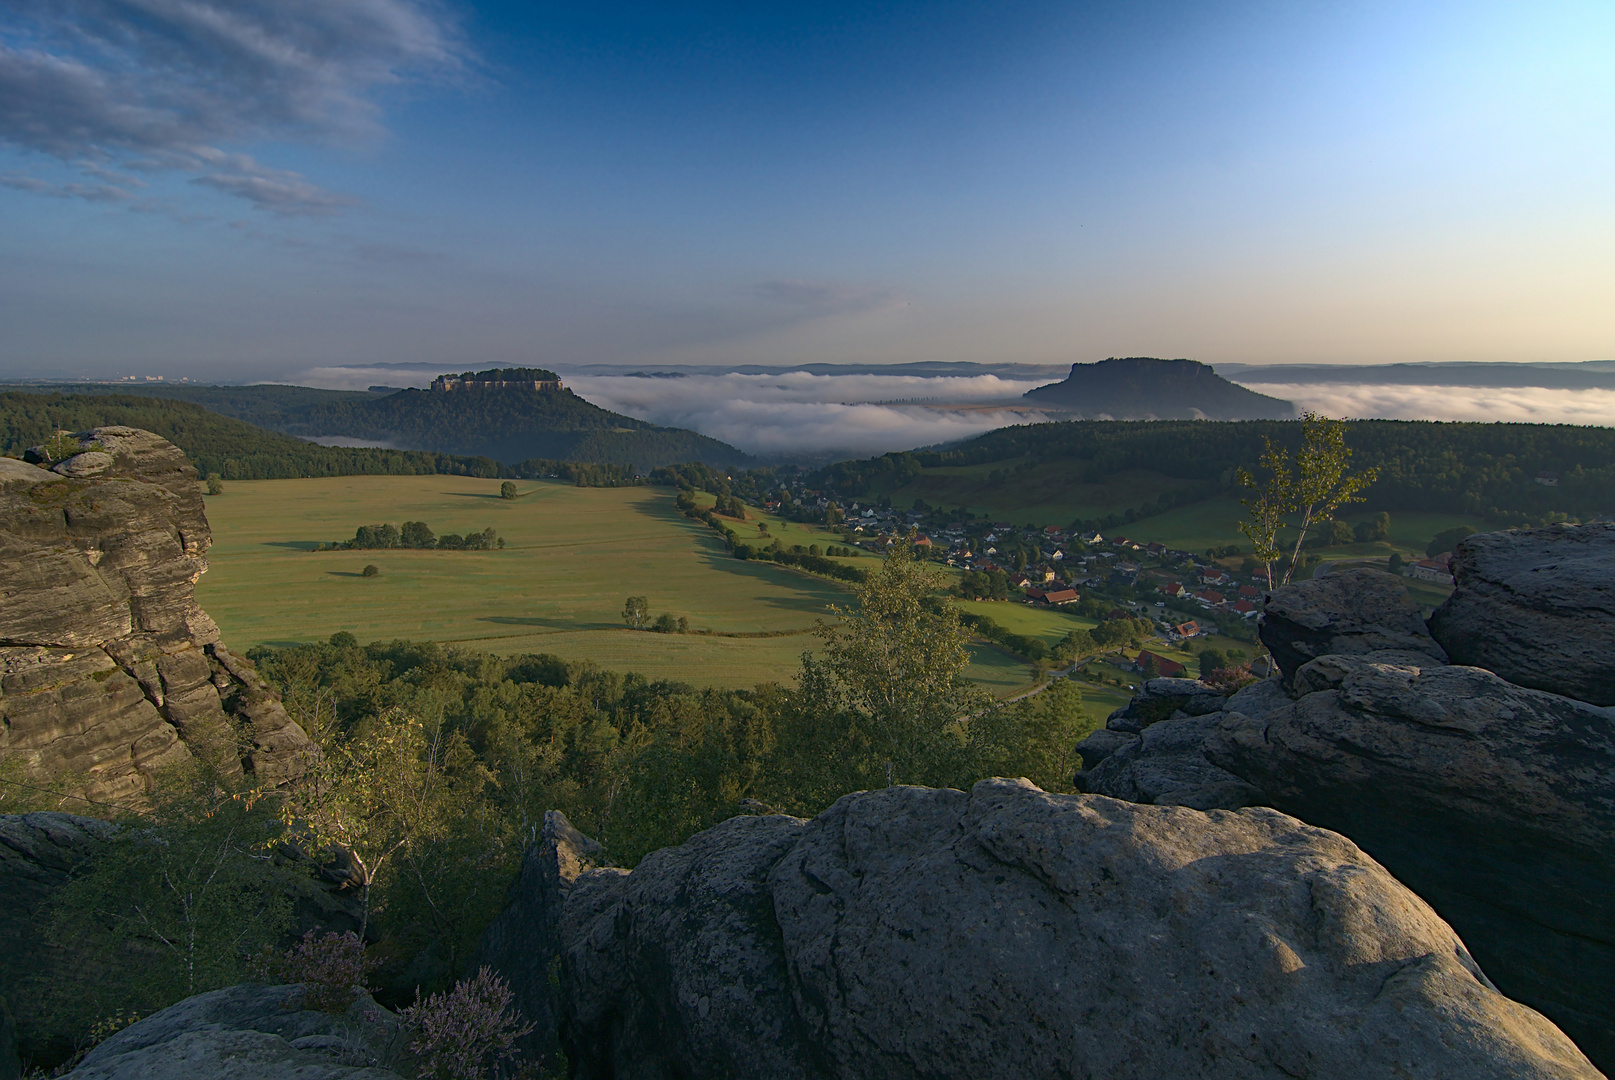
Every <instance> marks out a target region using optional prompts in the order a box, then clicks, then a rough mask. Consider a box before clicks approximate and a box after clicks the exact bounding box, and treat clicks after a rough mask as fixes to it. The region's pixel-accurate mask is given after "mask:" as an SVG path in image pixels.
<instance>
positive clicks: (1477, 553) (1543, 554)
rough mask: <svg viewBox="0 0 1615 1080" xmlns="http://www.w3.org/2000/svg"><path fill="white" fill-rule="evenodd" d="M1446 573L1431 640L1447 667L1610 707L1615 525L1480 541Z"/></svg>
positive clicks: (1457, 554)
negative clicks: (1448, 580)
mask: <svg viewBox="0 0 1615 1080" xmlns="http://www.w3.org/2000/svg"><path fill="white" fill-rule="evenodd" d="M1452 572H1453V577H1454V579H1455V581H1456V582H1457V589H1456V590H1455V591H1454V592H1453V594H1452V596H1451V597H1450V598H1449V599H1448V600H1447V602H1446V603H1444V604H1442V605H1441V607H1439V608H1437V609H1436V611H1435V614H1434V615H1432V616H1431V618H1430V632H1431V633H1432V634H1433V635H1434V637H1435V640H1437V641H1439V642H1440V643H1441V645H1442V647H1444V648H1445V649H1446V650H1447V652H1448V654H1449V655H1450V656H1451V658H1452V661H1453V663H1455V664H1472V665H1474V666H1475V667H1483V668H1486V669H1487V670H1489V671H1493V672H1496V673H1497V674H1498V675H1501V676H1502V677H1503V678H1505V679H1507V680H1508V681H1509V682H1511V683H1515V684H1517V685H1519V686H1529V687H1532V688H1534V689H1537V690H1548V691H1551V692H1552V693H1555V694H1564V695H1565V696H1567V697H1573V698H1578V699H1580V700H1582V701H1589V702H1592V703H1593V704H1594V705H1615V525H1610V524H1601V525H1553V526H1550V527H1548V528H1545V529H1519V530H1511V531H1509V532H1494V533H1480V534H1477V535H1475V536H1471V537H1469V538H1467V539H1465V540H1463V541H1462V542H1460V543H1459V544H1458V547H1457V549H1456V550H1455V551H1454V552H1453V557H1452Z"/></svg>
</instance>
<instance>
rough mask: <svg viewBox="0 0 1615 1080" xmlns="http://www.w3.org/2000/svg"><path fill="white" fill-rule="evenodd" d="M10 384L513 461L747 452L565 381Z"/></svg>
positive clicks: (653, 462) (637, 459) (669, 458)
mask: <svg viewBox="0 0 1615 1080" xmlns="http://www.w3.org/2000/svg"><path fill="white" fill-rule="evenodd" d="M7 389H13V390H18V391H33V392H42V391H53V390H54V391H62V392H67V393H71V394H75V395H84V394H93V393H117V394H134V395H139V396H148V397H160V398H174V399H178V400H181V401H188V402H193V403H195V404H197V405H200V406H202V407H203V408H205V409H208V410H209V411H211V412H215V413H218V414H220V415H222V416H228V417H232V418H234V419H237V420H244V421H246V422H247V423H249V424H253V425H256V426H257V427H260V428H268V429H269V430H271V431H278V432H281V433H283V434H286V435H293V436H297V437H298V438H301V439H323V438H331V437H335V438H343V439H356V440H365V441H371V442H375V443H379V444H384V445H386V446H389V447H394V448H397V449H401V450H421V451H428V452H432V453H439V454H453V455H459V456H472V457H489V458H493V459H495V460H497V461H501V462H503V463H505V464H506V465H512V466H514V465H516V464H518V463H519V462H523V461H528V460H531V459H535V458H536V459H546V460H554V461H579V462H599V463H603V464H611V465H634V466H636V467H638V468H641V469H649V468H654V467H656V466H658V465H672V464H677V463H681V462H686V461H700V462H704V463H705V464H707V465H711V466H714V467H718V468H727V467H731V466H740V465H745V464H747V463H749V462H750V460H751V459H750V457H749V456H748V455H746V454H745V453H743V452H742V451H740V450H737V449H735V448H734V447H732V446H730V445H729V444H728V443H724V442H720V441H718V440H717V439H712V438H708V437H707V436H705V435H701V434H699V433H697V432H694V431H688V430H685V429H683V428H666V427H659V426H657V425H656V424H651V423H647V422H646V421H644V420H635V419H633V418H632V417H628V416H623V415H621V414H619V413H614V412H610V411H608V410H606V409H602V408H600V407H599V406H597V405H593V404H590V403H589V402H587V401H585V400H584V399H582V398H580V397H578V396H577V395H576V394H574V393H573V392H572V391H570V390H564V389H563V390H477V391H468V392H458V393H447V394H434V393H431V392H430V391H426V390H399V391H396V392H394V393H386V394H376V393H366V392H362V391H349V390H317V389H313V388H311V387H306V386H270V385H265V386H185V385H174V384H169V385H165V386H152V385H146V386H139V387H124V386H105V387H98V386H86V385H84V384H72V385H60V386H16V387H8V388H7ZM108 422H110V421H108ZM154 430H155V429H154ZM176 441H177V440H176Z"/></svg>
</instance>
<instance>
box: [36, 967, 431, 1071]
mask: <svg viewBox="0 0 1615 1080" xmlns="http://www.w3.org/2000/svg"><path fill="white" fill-rule="evenodd" d="M301 995H302V988H301V987H298V986H255V985H251V984H245V983H244V984H242V985H239V986H232V987H228V988H226V989H223V990H214V991H212V992H210V993H206V994H198V995H196V996H195V997H190V998H186V999H185V1000H184V1001H181V1002H180V1003H179V1004H177V1005H172V1006H170V1007H168V1008H166V1009H164V1010H162V1011H161V1012H157V1013H153V1014H152V1015H151V1016H148V1017H146V1018H145V1019H144V1020H140V1021H138V1022H136V1023H134V1024H131V1025H130V1026H128V1027H126V1028H124V1029H123V1030H122V1031H120V1032H118V1033H117V1034H115V1035H113V1036H112V1037H110V1038H108V1039H107V1040H106V1041H104V1042H102V1043H101V1044H99V1045H98V1046H96V1047H95V1048H94V1049H92V1050H91V1051H90V1052H89V1053H88V1054H86V1055H85V1056H84V1060H83V1061H81V1062H80V1063H79V1065H78V1068H76V1069H74V1070H73V1071H72V1072H70V1073H68V1074H67V1075H68V1076H69V1077H71V1078H72V1080H157V1078H159V1077H160V1078H162V1080H400V1078H401V1074H400V1073H398V1072H395V1071H393V1070H392V1069H390V1068H387V1067H386V1066H387V1065H388V1064H389V1063H392V1062H395V1061H398V1060H399V1059H401V1058H402V1057H403V1053H404V1045H403V1044H404V1042H405V1038H404V1037H403V1033H402V1030H401V1028H400V1025H399V1022H398V1019H397V1017H395V1016H394V1015H393V1014H392V1013H389V1012H388V1011H387V1010H385V1009H383V1008H381V1007H379V1006H378V1005H376V1003H375V1002H374V1001H372V1000H371V999H370V997H369V996H368V995H366V994H362V993H361V994H358V995H356V996H355V1000H354V1003H353V1005H352V1006H351V1007H350V1008H349V1009H348V1011H347V1012H346V1013H343V1014H337V1015H332V1014H329V1013H323V1012H314V1011H312V1010H308V1009H302V1008H299V1007H298V1000H299V998H300V997H301Z"/></svg>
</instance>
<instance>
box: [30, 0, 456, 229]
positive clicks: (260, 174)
mask: <svg viewBox="0 0 1615 1080" xmlns="http://www.w3.org/2000/svg"><path fill="white" fill-rule="evenodd" d="M466 59H467V53H466V50H465V47H464V46H463V44H462V43H461V41H460V39H459V37H458V35H457V34H456V33H455V31H454V28H453V26H452V25H451V24H450V23H449V22H448V20H447V19H446V18H445V17H444V16H443V14H442V13H441V12H439V11H438V10H437V9H436V8H435V7H431V6H428V4H427V3H426V2H424V0H11V2H9V3H8V4H6V5H5V6H4V8H3V10H0V141H3V142H6V143H9V144H11V145H12V146H13V147H16V148H20V149H23V150H27V151H33V152H36V153H38V154H41V155H45V156H48V157H52V158H55V159H57V160H59V161H61V162H62V163H64V164H66V165H68V166H69V167H72V168H76V169H78V170H79V171H81V172H83V173H85V174H86V175H89V176H92V177H95V178H98V179H100V180H102V181H103V187H110V189H111V190H117V191H127V190H129V189H130V188H131V187H134V186H136V184H135V183H131V182H130V181H131V177H130V176H129V175H128V174H130V173H150V172H164V171H174V172H179V173H183V174H189V175H191V176H192V177H193V179H194V180H195V181H196V182H197V183H199V184H203V185H206V186H208V187H211V188H213V189H215V190H219V191H224V192H226V193H228V194H231V195H236V196H239V197H241V198H244V199H247V200H248V201H249V202H251V203H252V204H253V205H254V206H256V207H258V208H260V209H263V210H267V211H270V212H272V213H276V214H308V213H324V212H328V211H330V210H332V209H336V208H338V207H340V206H342V205H345V204H346V203H348V202H351V201H352V200H351V199H348V198H346V197H344V196H341V195H338V194H335V193H332V192H328V191H325V190H323V189H321V188H320V187H319V186H318V185H316V184H314V183H313V182H311V181H309V180H307V179H305V178H304V177H302V176H300V175H298V174H296V173H292V172H288V171H284V170H279V169H274V168H271V167H269V166H266V165H263V164H261V163H259V162H257V161H256V160H254V159H253V158H252V157H250V156H249V155H246V154H242V153H234V152H229V151H227V150H226V149H225V147H227V146H230V145H239V144H242V143H247V142H253V141H258V140H263V139H269V138H274V139H279V140H283V141H294V142H331V141H338V140H342V141H351V140H355V139H365V138H371V137H374V136H375V135H377V134H378V133H379V131H380V121H379V114H378V110H377V108H376V106H375V104H374V103H373V101H372V100H371V98H370V95H371V94H372V92H373V91H374V90H376V89H377V88H378V87H381V86H384V85H388V84H393V83H398V82H401V81H404V80H406V79H410V78H416V77H420V76H425V75H434V74H445V73H452V72H456V71H459V70H462V69H463V67H464V64H465V62H466ZM114 176H116V177H117V178H116V179H114ZM41 183H44V182H43V181H41ZM8 186H12V187H19V186H21V185H19V184H16V183H10V184H8ZM26 190H37V191H40V192H41V193H42V194H53V195H65V196H68V197H80V198H103V199H104V198H105V193H104V191H103V189H102V188H100V187H95V186H85V187H84V188H83V190H82V191H79V190H74V188H73V186H72V185H48V184H47V185H46V186H44V187H38V188H33V187H30V188H26Z"/></svg>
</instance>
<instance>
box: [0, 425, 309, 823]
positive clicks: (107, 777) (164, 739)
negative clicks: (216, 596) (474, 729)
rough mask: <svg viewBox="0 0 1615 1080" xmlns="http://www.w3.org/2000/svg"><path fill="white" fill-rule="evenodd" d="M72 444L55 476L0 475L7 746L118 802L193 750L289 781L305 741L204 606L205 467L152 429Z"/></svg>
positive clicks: (89, 436)
mask: <svg viewBox="0 0 1615 1080" xmlns="http://www.w3.org/2000/svg"><path fill="white" fill-rule="evenodd" d="M77 438H78V439H79V440H80V441H81V442H82V443H83V444H84V446H85V449H84V450H83V451H82V452H81V453H78V454H75V455H74V456H72V457H69V458H67V459H66V460H63V461H59V462H56V463H54V464H53V465H52V466H51V468H50V469H49V470H48V471H47V470H45V469H42V468H38V467H37V466H35V465H26V466H25V467H24V463H22V462H17V463H15V464H14V465H10V466H7V469H6V472H5V473H4V474H0V752H9V753H15V754H19V755H21V756H23V757H24V758H25V760H27V761H28V762H29V766H30V769H31V771H32V773H33V775H34V776H35V777H37V778H41V779H55V780H58V781H60V780H64V779H65V780H66V781H67V782H68V783H69V784H70V785H71V786H72V788H73V789H74V790H75V791H76V792H77V793H78V794H80V795H81V796H83V797H84V798H86V799H88V800H91V801H92V802H94V803H99V804H109V805H121V804H125V803H128V802H129V801H130V800H138V799H139V797H140V796H141V795H142V794H143V793H144V792H145V791H146V790H147V787H148V784H149V779H150V776H151V774H152V773H153V772H154V771H156V770H158V769H160V768H162V767H163V766H165V765H168V764H171V763H174V762H178V761H184V760H186V759H188V758H191V757H195V756H205V757H207V758H209V759H210V760H211V761H213V762H214V763H215V764H217V765H218V766H219V767H221V768H225V769H227V770H230V771H240V770H242V769H246V770H248V771H251V772H252V773H253V774H254V775H255V777H256V778H257V779H259V780H260V781H263V782H266V783H270V784H278V783H283V782H285V781H287V780H289V779H291V778H293V777H295V776H296V775H298V774H299V772H300V771H301V768H302V762H303V755H304V753H306V752H307V751H309V750H310V749H311V744H310V743H309V741H308V739H307V736H306V735H305V734H304V733H303V731H302V729H301V728H299V727H298V726H297V725H296V723H294V722H293V721H292V719H291V718H290V717H289V716H288V715H287V714H286V711H285V709H284V708H282V707H281V704H280V701H279V699H278V698H276V696H275V695H274V693H273V692H272V691H271V690H270V689H269V688H268V686H267V685H265V684H264V683H263V681H262V680H261V679H259V678H258V677H257V674H256V673H255V672H254V671H253V669H252V665H251V663H249V662H248V661H247V660H246V659H244V658H242V657H240V656H238V655H236V654H234V653H232V652H230V650H229V649H227V648H225V646H224V645H223V644H222V643H221V642H220V641H219V631H218V627H217V626H215V625H214V623H213V620H211V619H209V618H208V617H207V615H206V613H205V612H203V611H202V609H201V608H200V607H198V606H197V604H196V600H195V596H194V590H193V587H194V584H195V582H196V579H197V577H198V576H200V575H201V574H202V573H204V572H205V571H206V569H207V559H206V554H207V549H208V547H209V545H210V544H211V543H212V535H211V533H210V531H209V529H208V524H207V518H206V516H205V515H204V513H203V508H202V497H201V493H200V491H199V489H198V486H197V483H196V470H195V469H193V468H192V467H191V466H190V464H189V463H188V462H186V460H185V456H184V455H183V454H182V453H181V452H180V451H179V449H178V448H176V447H175V446H173V445H172V444H171V443H169V442H167V441H166V440H164V439H161V438H159V437H158V436H156V435H153V434H151V433H150V432H146V431H139V430H137V429H134V428H124V427H108V428H96V429H95V430H93V431H86V432H80V433H79V434H78V435H77ZM33 456H34V457H35V458H36V459H37V458H42V455H40V454H33ZM28 470H33V471H32V472H29V471H28Z"/></svg>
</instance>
